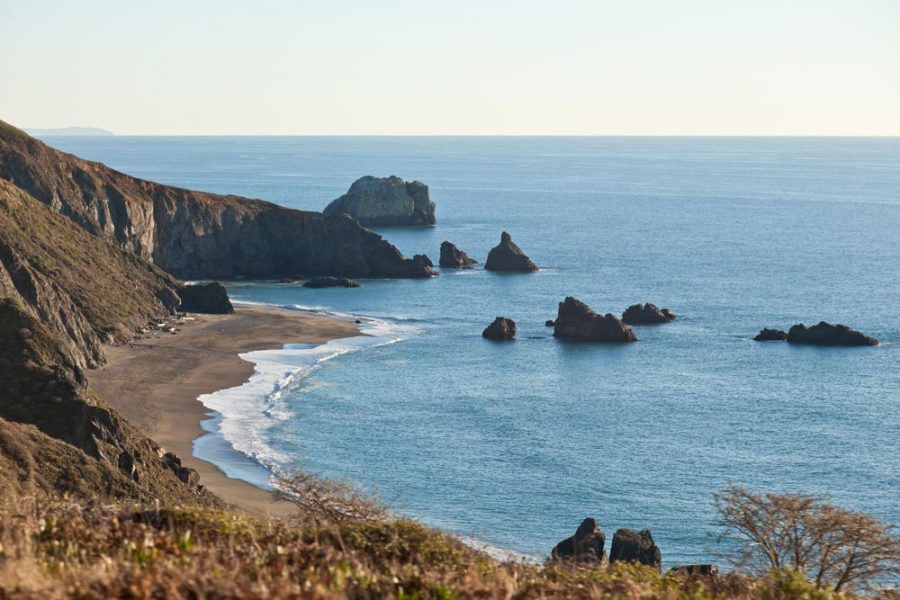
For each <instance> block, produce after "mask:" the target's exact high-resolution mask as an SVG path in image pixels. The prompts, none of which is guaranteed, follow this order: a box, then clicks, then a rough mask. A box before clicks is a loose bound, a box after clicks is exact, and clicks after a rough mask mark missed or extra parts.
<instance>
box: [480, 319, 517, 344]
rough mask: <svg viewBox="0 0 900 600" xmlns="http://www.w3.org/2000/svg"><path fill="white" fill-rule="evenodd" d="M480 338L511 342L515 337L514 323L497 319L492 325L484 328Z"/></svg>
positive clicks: (510, 320) (509, 320)
mask: <svg viewBox="0 0 900 600" xmlns="http://www.w3.org/2000/svg"><path fill="white" fill-rule="evenodd" d="M481 337H484V338H487V339H489V340H503V341H506V340H511V339H513V338H515V337H516V322H515V321H513V320H512V319H507V318H506V317H497V318H496V319H494V322H493V323H491V324H490V325H488V326H487V327H485V329H484V331H482V332H481Z"/></svg>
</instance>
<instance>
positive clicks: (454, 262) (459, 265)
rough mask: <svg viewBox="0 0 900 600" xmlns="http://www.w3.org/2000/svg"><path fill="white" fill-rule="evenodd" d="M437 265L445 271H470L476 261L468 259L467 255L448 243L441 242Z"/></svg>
mask: <svg viewBox="0 0 900 600" xmlns="http://www.w3.org/2000/svg"><path fill="white" fill-rule="evenodd" d="M438 264H439V265H441V267H443V268H445V269H471V268H472V267H473V266H474V265H476V264H478V261H477V260H473V259H471V258H469V255H468V254H466V253H465V252H463V251H462V250H460V249H459V248H457V247H456V246H455V245H453V244H451V243H450V242H442V243H441V258H440V260H439V261H438Z"/></svg>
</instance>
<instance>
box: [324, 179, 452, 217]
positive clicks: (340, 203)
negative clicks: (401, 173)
mask: <svg viewBox="0 0 900 600" xmlns="http://www.w3.org/2000/svg"><path fill="white" fill-rule="evenodd" d="M434 209H435V205H434V202H432V200H431V196H430V194H429V192H428V186H427V185H425V184H424V183H422V182H421V181H409V182H407V181H404V180H403V179H401V178H400V177H397V176H396V175H391V176H390V177H372V176H371V175H367V176H365V177H361V178H359V179H357V180H356V181H354V182H353V185H351V186H350V189H349V190H348V191H347V193H346V194H344V195H343V196H341V197H340V198H338V199H336V200H334V201H332V202H331V203H330V204H329V205H328V206H326V207H325V210H323V211H322V212H323V213H325V215H326V216H329V217H330V216H333V215H336V214H340V213H346V214H348V215H350V216H351V217H353V218H354V219H356V220H357V221H359V223H360V224H361V225H365V226H373V225H375V226H377V225H434V224H435V222H436V220H435V217H434Z"/></svg>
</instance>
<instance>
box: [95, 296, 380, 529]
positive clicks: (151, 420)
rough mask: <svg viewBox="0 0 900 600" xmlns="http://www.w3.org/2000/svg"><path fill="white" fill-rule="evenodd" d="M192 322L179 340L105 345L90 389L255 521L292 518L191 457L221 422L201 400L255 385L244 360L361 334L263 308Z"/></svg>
mask: <svg viewBox="0 0 900 600" xmlns="http://www.w3.org/2000/svg"><path fill="white" fill-rule="evenodd" d="M188 317H189V318H190V319H192V320H186V321H185V322H183V323H181V324H180V325H179V328H178V331H177V333H176V334H174V335H173V334H171V333H166V332H155V333H154V334H152V335H151V336H148V337H145V338H143V339H139V340H134V341H133V342H131V343H129V344H126V345H120V346H112V345H110V346H106V347H105V348H104V351H105V354H106V358H107V364H106V366H104V367H102V368H101V369H95V370H91V371H89V372H88V381H89V384H90V385H91V386H92V387H93V388H94V390H96V391H97V393H98V394H100V396H101V397H103V398H104V399H105V400H106V401H107V402H108V403H109V404H110V405H111V406H112V407H113V408H114V409H115V410H116V411H118V412H119V413H120V414H121V415H122V416H123V417H125V418H126V419H127V420H128V421H129V422H130V423H131V424H132V425H134V426H135V427H137V428H139V429H140V430H142V431H143V432H144V433H146V434H147V435H148V436H149V437H151V438H152V439H153V440H154V441H155V442H156V443H158V444H159V445H160V446H162V447H164V448H165V449H166V450H167V451H171V452H174V453H175V454H177V455H178V456H179V458H181V460H182V462H183V463H184V464H185V465H186V466H188V467H191V468H193V469H196V470H197V472H198V473H199V474H200V482H201V483H202V484H203V485H205V486H206V487H207V488H208V489H209V490H210V491H212V492H214V493H215V494H217V495H218V496H220V497H221V498H222V499H223V500H224V501H225V502H226V503H228V504H229V505H232V506H235V507H237V508H240V509H242V510H244V511H246V512H249V513H251V514H255V515H257V516H287V515H289V514H291V513H292V512H293V511H294V508H293V506H292V505H291V504H289V503H286V502H275V501H274V499H273V497H272V494H271V492H268V491H266V490H263V489H261V488H259V487H257V486H255V485H253V484H251V483H248V482H246V481H243V480H241V479H232V478H230V477H228V476H227V475H226V474H225V472H224V471H223V470H222V469H221V468H220V467H218V466H217V465H215V464H213V463H211V462H208V461H206V460H203V459H201V458H198V457H196V456H194V442H195V440H197V439H199V438H201V437H204V436H208V435H210V433H209V431H207V430H206V429H205V428H204V427H203V426H202V423H204V422H208V421H210V420H215V419H217V418H219V417H218V416H217V415H216V413H215V412H214V411H212V410H211V409H209V408H207V407H206V406H205V405H204V404H203V403H202V402H201V401H200V400H199V398H200V396H202V395H206V394H213V393H215V392H219V391H222V390H226V389H230V388H235V387H238V386H241V385H243V384H244V383H246V382H247V381H248V380H249V379H250V377H251V376H252V375H253V374H254V371H255V365H254V363H252V362H249V361H247V360H244V359H243V358H241V357H240V356H239V355H241V354H244V353H247V352H254V351H260V350H272V349H277V348H282V347H283V346H284V345H285V344H316V345H319V344H324V343H327V342H329V341H331V340H336V339H340V338H348V337H356V336H360V335H364V334H362V332H361V331H360V330H359V327H357V325H356V324H354V323H353V322H351V321H345V320H341V319H339V318H336V317H333V316H323V315H315V314H311V313H308V312H303V311H298V310H289V309H282V308H275V307H268V306H260V305H241V304H236V305H235V312H234V314H231V315H206V314H195V313H190V314H189V315H188ZM233 451H234V452H235V453H236V454H239V453H238V452H237V451H236V450H233ZM247 460H248V461H249V460H250V459H247ZM259 468H260V469H263V467H262V466H260V467H259Z"/></svg>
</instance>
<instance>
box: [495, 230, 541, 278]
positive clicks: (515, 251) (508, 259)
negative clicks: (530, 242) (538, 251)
mask: <svg viewBox="0 0 900 600" xmlns="http://www.w3.org/2000/svg"><path fill="white" fill-rule="evenodd" d="M484 268H485V269H486V270H488V271H512V272H519V273H533V272H535V271H540V269H539V268H538V266H537V265H536V264H534V263H533V262H531V259H530V258H528V257H527V256H525V253H524V252H522V249H521V248H519V247H518V246H517V245H515V244H514V243H513V241H512V237H511V236H510V235H509V234H508V233H506V232H505V231H504V232H503V233H502V234H501V235H500V243H499V244H498V245H496V246H494V248H492V249H491V251H490V253H489V254H488V257H487V262H485V263H484Z"/></svg>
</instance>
